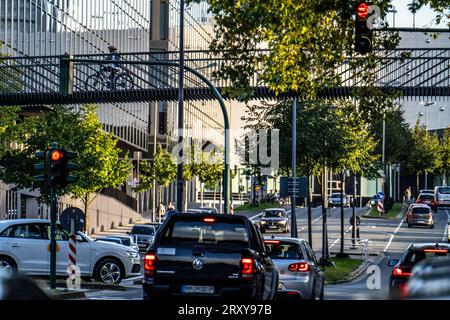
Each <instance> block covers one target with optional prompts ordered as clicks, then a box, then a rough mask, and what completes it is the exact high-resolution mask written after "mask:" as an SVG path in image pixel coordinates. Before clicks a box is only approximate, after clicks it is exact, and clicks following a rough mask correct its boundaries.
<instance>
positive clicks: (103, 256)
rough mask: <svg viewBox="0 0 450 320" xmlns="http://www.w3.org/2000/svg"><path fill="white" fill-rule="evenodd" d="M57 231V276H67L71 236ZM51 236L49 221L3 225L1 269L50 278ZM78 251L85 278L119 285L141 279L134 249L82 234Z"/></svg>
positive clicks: (5, 221)
mask: <svg viewBox="0 0 450 320" xmlns="http://www.w3.org/2000/svg"><path fill="white" fill-rule="evenodd" d="M56 227H57V229H56V240H57V241H56V242H57V245H58V253H57V255H56V274H57V275H58V276H67V273H66V271H67V264H68V255H69V237H70V235H69V233H68V232H67V231H66V230H64V229H63V228H62V226H61V225H60V224H57V226H56ZM49 234H50V221H49V220H45V219H15V220H4V221H0V266H1V267H0V268H2V269H6V270H7V272H12V273H16V272H18V273H23V274H26V275H41V276H48V272H49V269H50V261H49V253H48V245H49V239H50V238H49ZM76 249H77V265H78V267H79V268H80V271H81V276H84V277H90V278H95V279H98V280H100V281H102V282H104V283H107V284H118V283H120V282H121V280H122V279H124V278H127V277H132V276H139V275H140V269H141V263H140V258H139V253H138V252H137V251H136V250H133V249H131V248H130V247H127V246H123V245H118V244H114V243H107V242H102V241H94V240H93V239H91V238H90V237H88V236H86V235H85V234H83V233H81V232H78V234H77V247H76ZM8 270H9V271H8Z"/></svg>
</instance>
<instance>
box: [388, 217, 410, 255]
mask: <svg viewBox="0 0 450 320" xmlns="http://www.w3.org/2000/svg"><path fill="white" fill-rule="evenodd" d="M404 220H405V218H402V220H401V221H400V223H399V224H398V227H397V229H395V231H394V233H393V234H391V237H390V239H389V242H388V243H387V245H386V247H385V248H384V250H383V252H386V251H387V249H389V247H390V246H391V243H392V240H394V237H395V234H396V233H397V232H398V230H399V229H400V227H401V226H402V224H403V221H404Z"/></svg>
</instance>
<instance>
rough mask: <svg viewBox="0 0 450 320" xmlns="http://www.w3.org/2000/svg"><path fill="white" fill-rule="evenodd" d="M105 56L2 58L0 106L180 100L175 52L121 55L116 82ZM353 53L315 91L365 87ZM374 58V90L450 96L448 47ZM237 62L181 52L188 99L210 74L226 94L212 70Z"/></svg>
mask: <svg viewBox="0 0 450 320" xmlns="http://www.w3.org/2000/svg"><path fill="white" fill-rule="evenodd" d="M258 53H259V54H261V53H264V51H263V50H262V51H261V50H260V51H259V52H258ZM107 58H108V55H107V54H89V55H74V56H68V55H63V56H36V57H34V56H33V57H30V56H23V57H3V58H0V106H8V105H29V106H30V105H33V106H36V105H54V104H83V103H110V102H114V103H127V102H149V101H176V100H177V99H178V68H179V67H178V52H146V53H123V54H121V62H120V68H121V69H122V70H126V71H124V72H123V74H119V75H118V77H119V78H121V80H122V81H121V82H118V83H116V84H115V85H114V84H111V85H106V83H100V84H99V81H100V80H98V78H99V77H100V72H99V70H101V68H102V67H103V66H107V65H108V64H110V63H111V62H110V61H108V60H107ZM350 59H352V58H349V59H348V60H347V61H346V63H344V64H342V65H341V66H340V68H338V71H339V75H340V78H341V79H342V81H341V83H340V85H337V86H331V87H325V88H323V89H322V90H321V91H320V92H319V94H318V96H319V98H348V97H352V93H353V91H354V90H355V89H356V88H361V87H364V85H363V83H362V80H361V79H360V78H359V77H358V73H357V71H356V72H355V71H352V70H351V69H350V66H349V63H348V61H350ZM359 59H361V58H359ZM379 61H380V63H379V65H378V66H377V67H376V68H375V70H374V73H375V76H376V84H377V85H376V87H378V88H379V89H381V90H389V91H398V92H399V94H400V96H401V97H402V98H406V99H413V98H415V99H426V98H427V97H435V98H436V99H448V97H450V48H433V49H426V48H403V49H395V50H390V51H388V52H387V53H386V52H385V51H379ZM234 63H238V62H237V61H232V60H227V59H224V58H222V57H220V56H218V55H214V54H212V53H211V52H210V51H186V52H185V65H186V68H185V73H184V97H185V99H186V100H210V99H216V98H217V97H216V96H215V94H214V92H213V90H212V89H211V86H208V85H207V84H206V83H205V81H203V79H202V78H204V79H208V80H210V82H211V83H212V85H213V86H215V87H216V88H217V89H218V91H219V92H222V95H223V97H224V98H229V97H228V96H227V94H226V92H227V90H226V89H227V88H229V87H231V86H232V84H231V82H230V81H229V80H221V79H214V78H213V77H212V74H213V72H214V71H217V70H219V69H220V68H221V67H222V66H223V65H227V64H228V65H231V64H234ZM96 79H97V80H96ZM250 85H251V87H252V89H253V96H252V99H255V100H256V99H260V100H263V99H274V98H276V95H275V93H274V92H272V91H271V90H270V89H269V87H268V86H267V85H266V84H265V83H264V82H263V81H262V80H261V79H260V77H259V76H258V74H256V75H255V76H254V77H253V78H252V79H250ZM287 95H289V94H287Z"/></svg>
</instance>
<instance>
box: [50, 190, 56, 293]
mask: <svg viewBox="0 0 450 320" xmlns="http://www.w3.org/2000/svg"><path fill="white" fill-rule="evenodd" d="M50 288H51V289H55V288H56V187H55V186H51V187H50Z"/></svg>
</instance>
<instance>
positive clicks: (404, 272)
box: [388, 243, 450, 298]
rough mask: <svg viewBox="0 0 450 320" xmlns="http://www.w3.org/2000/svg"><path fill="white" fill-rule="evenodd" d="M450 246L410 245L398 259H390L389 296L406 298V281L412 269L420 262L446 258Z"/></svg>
mask: <svg viewBox="0 0 450 320" xmlns="http://www.w3.org/2000/svg"><path fill="white" fill-rule="evenodd" d="M449 249H450V244H448V243H412V244H410V245H409V246H408V247H407V248H406V250H405V251H404V252H403V255H402V256H401V258H400V259H391V260H389V262H388V265H389V266H390V267H392V273H391V276H390V278H389V294H390V296H391V297H393V298H404V297H406V296H407V293H408V287H407V281H408V279H409V277H410V276H411V274H412V268H413V267H414V266H415V265H416V264H417V263H419V262H421V261H429V260H434V259H436V258H441V257H445V258H448V257H449V254H448V251H449Z"/></svg>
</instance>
